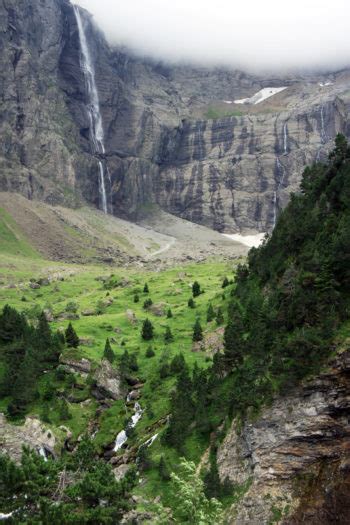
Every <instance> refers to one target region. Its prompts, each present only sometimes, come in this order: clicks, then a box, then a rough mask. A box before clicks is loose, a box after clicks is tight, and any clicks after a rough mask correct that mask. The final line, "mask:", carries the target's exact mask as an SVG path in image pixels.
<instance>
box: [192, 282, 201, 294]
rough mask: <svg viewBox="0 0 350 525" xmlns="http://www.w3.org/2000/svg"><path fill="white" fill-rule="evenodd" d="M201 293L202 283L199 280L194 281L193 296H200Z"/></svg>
mask: <svg viewBox="0 0 350 525" xmlns="http://www.w3.org/2000/svg"><path fill="white" fill-rule="evenodd" d="M200 294H201V285H200V284H199V282H198V281H194V283H193V284H192V295H193V297H198V296H199V295H200Z"/></svg>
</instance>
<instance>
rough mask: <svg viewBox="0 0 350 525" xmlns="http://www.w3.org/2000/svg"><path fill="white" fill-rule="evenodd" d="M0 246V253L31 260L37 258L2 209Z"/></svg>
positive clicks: (0, 211)
mask: <svg viewBox="0 0 350 525" xmlns="http://www.w3.org/2000/svg"><path fill="white" fill-rule="evenodd" d="M0 246H1V252H2V253H7V254H10V255H20V256H26V257H31V258H37V257H39V254H38V253H37V252H36V251H35V250H34V249H33V248H32V246H31V245H30V244H29V242H28V241H27V240H26V239H25V237H24V235H23V234H22V233H21V231H20V229H19V228H18V226H17V224H16V223H15V221H14V220H13V218H12V217H11V215H9V214H8V213H7V212H6V211H5V210H4V209H3V208H0Z"/></svg>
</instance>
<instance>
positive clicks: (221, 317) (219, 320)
mask: <svg viewBox="0 0 350 525" xmlns="http://www.w3.org/2000/svg"><path fill="white" fill-rule="evenodd" d="M224 320H225V319H224V314H223V312H222V308H221V306H219V308H218V311H217V312H216V324H217V325H219V326H220V325H222V324H223V322H224Z"/></svg>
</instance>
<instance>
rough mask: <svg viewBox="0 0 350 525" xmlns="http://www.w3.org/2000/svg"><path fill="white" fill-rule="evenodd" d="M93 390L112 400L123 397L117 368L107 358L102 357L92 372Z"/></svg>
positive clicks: (123, 391) (123, 393)
mask: <svg viewBox="0 0 350 525" xmlns="http://www.w3.org/2000/svg"><path fill="white" fill-rule="evenodd" d="M94 381H95V390H97V392H98V393H99V394H101V395H104V397H110V398H112V399H114V400H117V399H124V397H125V389H124V387H123V385H122V379H121V376H120V373H119V371H118V370H116V369H115V368H113V367H112V365H111V363H110V362H109V361H108V360H107V359H103V360H102V362H101V364H100V366H99V367H98V368H97V370H96V372H95V374H94Z"/></svg>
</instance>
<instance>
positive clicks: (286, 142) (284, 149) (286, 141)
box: [283, 122, 288, 155]
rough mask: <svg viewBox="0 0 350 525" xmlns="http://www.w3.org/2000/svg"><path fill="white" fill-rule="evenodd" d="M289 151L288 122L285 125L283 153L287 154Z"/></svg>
mask: <svg viewBox="0 0 350 525" xmlns="http://www.w3.org/2000/svg"><path fill="white" fill-rule="evenodd" d="M287 153H288V127H287V122H286V123H285V124H284V126H283V154H284V155H287Z"/></svg>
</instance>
